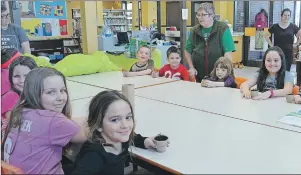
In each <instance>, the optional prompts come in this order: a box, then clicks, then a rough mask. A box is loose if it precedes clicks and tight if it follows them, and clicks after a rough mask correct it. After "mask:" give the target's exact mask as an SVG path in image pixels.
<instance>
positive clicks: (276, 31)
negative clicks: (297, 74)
mask: <svg viewBox="0 0 301 175" xmlns="http://www.w3.org/2000/svg"><path fill="white" fill-rule="evenodd" d="M291 14H292V12H291V10H290V9H288V8H286V9H283V10H282V12H281V21H280V23H278V24H273V25H272V26H271V27H270V28H269V30H268V32H266V33H265V40H266V41H267V42H268V44H269V46H271V47H272V46H278V47H280V48H281V49H282V50H283V52H284V55H285V60H286V70H287V71H290V70H291V66H292V62H293V48H294V47H297V46H298V45H299V44H300V42H301V41H300V37H301V30H300V29H299V27H298V26H297V25H296V24H294V23H290V18H291ZM272 34H273V35H274V43H272V41H271V40H270V37H271V35H272ZM294 36H296V37H297V39H298V40H297V42H296V43H295V44H294Z"/></svg>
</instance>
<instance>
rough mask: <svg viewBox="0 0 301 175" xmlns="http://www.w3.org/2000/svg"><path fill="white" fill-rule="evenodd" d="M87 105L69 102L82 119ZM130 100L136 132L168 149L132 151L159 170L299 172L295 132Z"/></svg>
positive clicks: (299, 144)
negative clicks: (162, 140)
mask: <svg viewBox="0 0 301 175" xmlns="http://www.w3.org/2000/svg"><path fill="white" fill-rule="evenodd" d="M89 101H90V99H89V98H86V99H81V100H76V101H72V102H71V104H72V109H73V111H72V113H73V114H74V116H86V111H85V110H86V109H87V108H86V105H87V104H88V103H89ZM135 101H136V103H135V104H136V105H135V109H136V110H135V112H136V115H135V117H136V121H137V122H136V124H137V125H136V132H137V133H141V134H142V135H144V136H154V135H156V134H158V133H162V134H166V135H168V136H169V138H170V142H171V144H170V147H169V148H168V149H167V151H166V152H165V153H158V152H155V151H154V150H152V149H148V150H143V149H139V148H133V149H132V152H133V153H134V154H135V155H137V156H138V158H142V159H144V160H147V161H148V162H151V163H154V164H156V165H157V166H160V167H161V168H163V169H165V170H168V171H171V172H179V173H183V174H200V173H206V174H207V173H231V174H233V173H300V172H301V166H300V162H301V156H300V155H301V149H300V148H301V134H299V133H295V132H289V131H286V130H281V129H276V128H272V127H267V126H263V125H258V124H254V123H249V122H244V121H241V120H233V119H231V118H228V117H224V116H220V115H215V114H210V113H205V112H202V111H197V110H193V109H188V108H184V107H179V106H175V105H171V104H167V103H162V102H158V101H153V100H148V99H145V98H139V97H136V99H135ZM158 109H160V112H158V111H159V110H158ZM146 111H147V112H146ZM187 114H189V115H187ZM130 150H131V149H130Z"/></svg>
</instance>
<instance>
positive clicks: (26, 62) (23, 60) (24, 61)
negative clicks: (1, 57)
mask: <svg viewBox="0 0 301 175" xmlns="http://www.w3.org/2000/svg"><path fill="white" fill-rule="evenodd" d="M19 65H21V66H27V67H28V68H29V69H30V70H32V69H34V68H37V67H38V66H37V64H36V62H35V61H34V59H32V58H30V57H26V56H20V57H18V58H16V59H15V60H14V61H12V62H11V63H10V65H9V71H8V72H9V74H8V78H9V83H10V87H11V89H12V90H13V91H14V92H16V93H18V94H19V95H20V94H21V92H20V91H19V90H17V89H16V88H15V87H14V83H13V75H14V70H15V67H16V66H19Z"/></svg>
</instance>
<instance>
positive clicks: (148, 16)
mask: <svg viewBox="0 0 301 175" xmlns="http://www.w3.org/2000/svg"><path fill="white" fill-rule="evenodd" d="M141 10H142V26H145V27H149V26H150V25H151V24H152V23H153V20H154V19H155V20H156V21H157V2H155V1H142V2H141Z"/></svg>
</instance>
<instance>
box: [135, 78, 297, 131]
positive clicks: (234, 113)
mask: <svg viewBox="0 0 301 175" xmlns="http://www.w3.org/2000/svg"><path fill="white" fill-rule="evenodd" d="M135 93H136V95H137V96H140V97H144V98H149V99H153V100H158V101H162V102H166V103H171V104H174V105H178V106H184V107H188V108H192V109H197V110H201V111H205V112H211V113H215V114H219V115H224V116H227V117H232V118H236V119H241V120H245V121H249V122H255V123H259V124H263V125H269V126H273V127H278V128H283V129H288V130H292V131H296V132H301V128H299V127H294V126H290V125H287V124H283V123H279V122H277V120H279V119H280V118H281V117H283V116H285V115H286V114H288V113H289V112H295V111H297V110H298V109H300V107H301V106H300V105H297V104H289V103H287V102H286V100H285V98H284V97H278V98H273V99H268V100H262V101H255V100H247V99H242V98H241V96H240V92H239V90H238V89H232V88H203V87H201V84H199V83H192V82H185V81H176V82H172V83H166V84H162V85H160V86H152V87H146V88H141V89H137V90H136V91H135ZM186 116H187V115H186Z"/></svg>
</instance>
